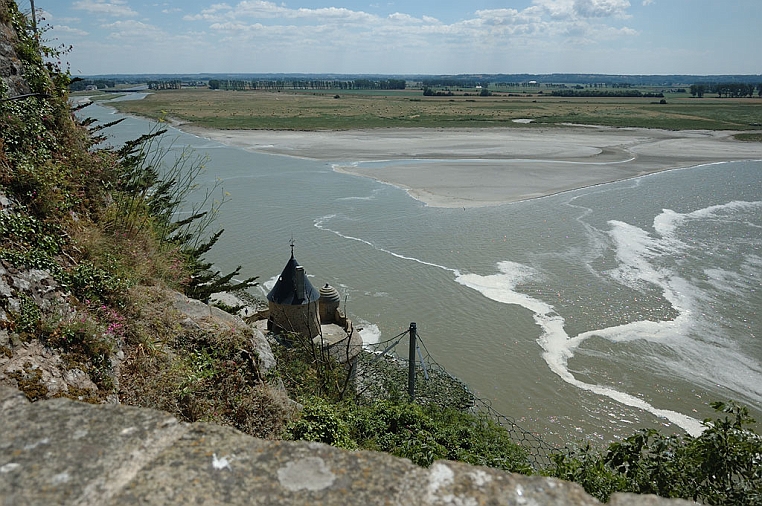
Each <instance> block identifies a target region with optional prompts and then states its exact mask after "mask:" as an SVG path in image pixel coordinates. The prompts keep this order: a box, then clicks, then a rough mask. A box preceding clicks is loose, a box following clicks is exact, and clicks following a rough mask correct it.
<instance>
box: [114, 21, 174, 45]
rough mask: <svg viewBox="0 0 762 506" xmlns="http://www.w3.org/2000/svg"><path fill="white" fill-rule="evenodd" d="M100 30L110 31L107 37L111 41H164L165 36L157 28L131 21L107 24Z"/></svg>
mask: <svg viewBox="0 0 762 506" xmlns="http://www.w3.org/2000/svg"><path fill="white" fill-rule="evenodd" d="M101 28H105V29H106V30H110V32H111V33H110V34H109V37H110V38H112V39H140V40H142V41H148V40H164V39H166V34H165V33H164V32H163V31H162V30H160V29H159V28H157V27H155V26H153V25H149V24H146V23H142V22H140V21H135V20H132V19H129V20H126V21H115V22H114V23H108V24H105V25H102V26H101Z"/></svg>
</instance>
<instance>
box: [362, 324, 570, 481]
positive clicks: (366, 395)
mask: <svg viewBox="0 0 762 506" xmlns="http://www.w3.org/2000/svg"><path fill="white" fill-rule="evenodd" d="M408 339H409V331H405V332H402V333H400V334H398V335H396V336H394V337H393V338H391V339H387V340H385V341H383V342H380V343H375V344H369V345H366V346H365V353H361V354H360V356H359V357H358V360H357V367H356V373H355V374H356V377H355V384H356V387H357V392H358V395H359V397H360V399H367V400H373V399H389V398H392V399H400V398H404V397H407V396H408V395H409V392H408V380H409V370H410V368H409V365H410V362H409V359H408V358H406V357H402V356H400V355H399V354H398V353H397V351H396V348H397V346H398V345H401V344H406V343H407V342H408ZM416 342H417V344H418V345H419V346H417V347H416V353H415V355H416V359H415V362H416V364H415V380H414V387H415V402H417V403H419V404H422V405H429V404H432V405H436V406H439V407H442V408H454V409H458V410H461V411H469V412H472V413H478V414H485V415H487V416H488V417H489V418H490V419H491V420H493V421H494V422H496V423H498V424H499V425H500V426H501V427H503V428H504V429H505V430H506V431H507V432H508V433H509V434H510V436H511V439H512V440H513V442H515V443H516V444H519V445H521V446H522V447H523V448H524V449H525V450H526V452H527V455H528V457H529V461H530V463H531V464H532V466H533V467H534V468H535V469H536V470H539V469H542V468H545V467H548V466H549V465H550V464H551V463H552V461H551V454H553V453H555V452H558V451H560V450H562V449H561V448H558V447H556V446H554V445H551V444H550V443H548V442H546V441H544V440H543V439H542V438H541V437H540V436H539V435H538V434H536V433H534V432H532V431H530V430H527V429H525V428H523V427H521V426H520V425H519V424H518V423H516V421H515V420H514V419H513V418H511V417H509V416H506V415H503V414H502V413H499V412H498V411H497V410H495V409H494V408H493V407H492V406H491V404H490V402H489V401H487V400H484V399H480V398H479V397H477V396H476V395H475V394H474V392H472V391H471V389H469V387H468V385H467V384H466V383H464V382H463V381H461V380H460V379H458V378H456V377H455V376H453V375H452V374H450V373H448V372H447V370H446V369H445V368H444V367H443V366H442V365H441V364H439V363H438V362H437V361H436V360H435V359H434V357H433V356H432V355H431V353H429V350H428V349H427V348H426V345H425V343H424V341H423V340H422V339H421V337H420V335H417V338H416Z"/></svg>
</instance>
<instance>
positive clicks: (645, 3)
mask: <svg viewBox="0 0 762 506" xmlns="http://www.w3.org/2000/svg"><path fill="white" fill-rule="evenodd" d="M654 3H656V2H655V1H654V0H643V7H647V6H649V5H652V4H654Z"/></svg>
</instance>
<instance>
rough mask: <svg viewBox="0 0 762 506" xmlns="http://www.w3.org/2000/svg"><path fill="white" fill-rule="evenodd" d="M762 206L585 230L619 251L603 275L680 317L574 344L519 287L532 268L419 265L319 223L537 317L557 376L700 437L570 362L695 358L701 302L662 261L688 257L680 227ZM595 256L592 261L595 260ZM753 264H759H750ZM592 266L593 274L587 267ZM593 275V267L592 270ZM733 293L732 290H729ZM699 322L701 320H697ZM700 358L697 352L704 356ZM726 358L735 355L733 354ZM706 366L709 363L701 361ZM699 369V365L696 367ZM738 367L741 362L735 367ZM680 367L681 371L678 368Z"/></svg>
mask: <svg viewBox="0 0 762 506" xmlns="http://www.w3.org/2000/svg"><path fill="white" fill-rule="evenodd" d="M760 206H762V202H741V201H734V202H730V203H728V204H724V205H717V206H710V207H707V208H704V209H699V210H696V211H693V212H691V213H685V214H680V213H677V212H675V211H672V210H669V209H664V210H663V211H662V213H660V214H659V215H658V216H656V217H655V218H654V220H653V228H654V230H655V232H656V233H655V234H654V235H651V234H649V233H648V232H647V231H646V230H643V229H641V228H639V227H636V226H633V225H630V224H627V223H624V222H621V221H610V222H609V223H608V225H609V227H610V229H609V231H608V232H603V233H602V232H601V231H599V230H596V229H594V228H592V227H590V226H589V225H587V224H584V223H583V225H585V227H584V228H585V229H586V230H587V233H588V234H593V235H594V236H595V237H593V238H594V239H595V240H594V241H592V242H593V243H594V244H596V245H598V247H599V248H600V247H603V246H602V244H603V243H602V241H601V240H600V239H601V236H602V235H603V236H606V235H608V237H609V239H611V244H613V247H614V248H615V253H616V260H617V267H616V268H615V269H612V270H609V271H606V272H604V273H595V274H596V275H600V274H604V275H606V276H608V277H609V279H612V280H614V281H616V282H618V283H620V284H622V285H625V286H627V287H629V288H632V289H634V290H636V291H640V290H651V289H652V288H653V287H657V288H659V289H660V290H661V295H662V297H663V298H664V300H666V301H667V302H668V303H669V304H670V306H671V308H672V309H673V310H674V311H675V312H676V314H677V316H676V317H675V318H674V319H672V320H669V321H650V320H641V321H633V322H629V323H625V324H622V325H617V326H612V327H608V328H603V329H595V330H590V331H587V332H583V333H580V334H578V335H576V336H574V337H572V336H569V335H568V334H567V332H566V329H565V320H564V318H563V317H562V316H561V315H559V314H558V313H557V312H556V310H555V308H554V306H553V305H551V304H548V303H547V302H544V301H542V300H539V299H536V298H534V297H532V296H531V295H527V294H524V293H521V292H520V289H519V288H518V287H519V286H520V285H522V284H523V283H525V282H527V281H529V280H532V281H536V280H537V279H538V277H539V276H540V275H541V273H540V272H538V271H537V270H535V269H534V268H532V267H530V266H527V265H523V264H520V263H516V262H510V261H504V262H499V263H498V264H497V270H498V272H497V273H495V274H489V275H479V274H473V273H461V272H460V271H459V270H457V269H452V268H448V267H445V266H442V265H438V264H435V263H431V262H427V261H424V260H421V259H418V258H414V257H410V256H406V255H402V254H399V253H395V252H393V251H390V250H388V249H384V248H381V247H379V246H377V245H375V244H373V243H372V242H370V241H367V240H365V239H361V238H358V237H352V236H348V235H345V234H342V233H340V232H338V231H336V230H331V229H330V228H328V227H326V226H325V224H326V222H328V221H329V220H331V219H333V218H335V215H329V216H325V217H323V218H320V219H318V220H316V221H315V227H317V228H318V229H320V230H325V231H328V232H331V233H333V234H336V235H338V236H339V237H342V238H344V239H349V240H352V241H358V242H361V243H363V244H366V245H368V246H370V247H372V248H374V249H375V250H377V251H381V252H384V253H387V254H389V255H391V256H393V257H395V258H399V259H402V260H408V261H412V262H417V263H419V264H421V265H426V266H430V267H435V268H438V269H443V270H445V271H448V272H451V273H453V275H454V276H455V281H456V282H457V283H459V284H461V285H463V286H466V287H468V288H471V289H473V290H476V291H478V292H479V293H481V294H482V295H484V296H485V297H487V298H489V299H491V300H494V301H496V302H500V303H502V304H511V305H517V306H520V307H523V308H525V309H527V310H529V311H531V312H532V314H533V317H534V320H535V322H536V324H537V325H538V327H539V328H540V329H541V335H540V337H539V338H538V340H537V342H538V344H539V345H540V346H541V347H542V349H543V353H542V356H543V359H544V360H545V362H546V363H547V365H548V367H549V368H550V370H551V371H553V372H554V373H555V374H557V375H558V376H559V377H560V378H562V379H563V380H564V381H565V382H567V383H569V384H570V385H573V386H575V387H577V388H580V389H582V390H586V391H589V392H592V393H594V394H596V395H601V396H605V397H608V398H610V399H612V400H614V401H617V402H620V403H622V404H624V405H627V406H631V407H634V408H637V409H642V410H644V411H647V412H649V413H652V414H653V415H655V416H657V417H662V418H665V419H667V420H669V421H670V422H672V423H674V424H676V425H677V426H679V427H681V428H682V429H683V430H685V431H686V432H688V433H689V434H692V435H698V434H700V433H701V431H702V430H703V426H702V425H701V423H700V422H699V421H698V420H696V419H695V418H692V417H690V416H687V415H684V414H682V413H678V412H676V411H672V410H667V409H661V408H658V407H655V406H653V405H651V404H650V403H648V402H647V401H645V400H644V399H641V398H639V397H637V396H635V395H631V394H628V393H626V392H621V391H619V390H617V389H615V388H613V387H611V386H607V385H599V384H590V383H586V382H584V381H580V380H579V379H577V378H576V377H575V376H574V374H572V372H571V371H570V370H569V368H568V361H569V359H571V358H572V357H573V356H574V353H575V350H576V349H577V348H578V347H579V346H580V345H581V344H582V343H583V342H584V341H585V340H587V339H589V338H590V337H592V336H598V337H601V338H604V339H606V340H608V341H610V342H613V343H623V342H628V341H635V340H643V339H645V340H648V341H651V342H660V343H662V344H669V345H672V346H674V348H675V349H676V350H678V352H680V353H682V352H688V354H691V353H696V350H695V349H693V348H686V347H685V346H691V344H690V343H687V344H686V343H684V342H683V341H685V336H686V335H687V334H688V333H689V331H690V330H691V329H692V328H694V326H695V325H696V321H695V320H696V318H694V313H695V311H696V310H695V306H696V305H697V304H698V303H699V301H700V297H701V295H700V294H699V293H698V292H699V290H698V289H697V288H696V287H694V286H693V285H692V284H691V283H690V282H689V281H688V280H686V279H683V278H681V277H680V276H679V274H678V273H677V272H676V271H675V270H674V269H673V268H671V267H666V266H664V265H665V264H666V265H670V262H664V261H660V260H662V259H667V260H673V259H675V258H679V257H680V256H681V255H685V254H686V252H687V251H688V250H689V249H690V246H689V245H688V244H686V243H684V242H682V241H681V240H680V239H679V238H678V237H677V233H678V231H679V230H680V228H681V227H683V226H684V225H685V224H687V223H688V222H690V221H693V220H706V219H712V220H714V219H725V218H726V217H727V215H726V213H732V212H733V211H736V210H749V209H752V210H753V209H755V208H759V207H760ZM594 256H595V255H594ZM747 261H749V262H751V263H753V262H754V259H751V258H749V259H747ZM588 267H590V266H589V265H588ZM591 269H592V268H591ZM712 273H713V274H714V276H710V279H712V280H713V281H715V283H716V284H720V281H722V280H723V278H724V279H728V276H729V275H724V274H723V275H720V273H719V272H714V271H711V272H710V274H712ZM726 290H729V288H726ZM699 316H700V315H699ZM699 351H700V350H699ZM724 353H726V354H727V353H730V354H732V353H733V352H732V350H727V351H726V352H724ZM704 362H705V361H704ZM699 363H702V362H701V361H699ZM736 363H737V364H738V361H736ZM675 366H676V367H677V368H679V367H680V364H675ZM754 366H755V364H748V367H747V368H746V370H747V371H749V372H750V373H751V374H752V375H754V374H756V372H755V367H754ZM694 377H695V379H696V381H697V382H707V381H711V380H712V378H713V377H715V376H712V373H707V374H705V375H703V376H702V375H696V376H694Z"/></svg>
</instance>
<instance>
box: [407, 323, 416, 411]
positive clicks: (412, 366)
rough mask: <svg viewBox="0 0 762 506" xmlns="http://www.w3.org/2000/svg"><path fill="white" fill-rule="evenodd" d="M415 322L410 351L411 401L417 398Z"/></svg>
mask: <svg viewBox="0 0 762 506" xmlns="http://www.w3.org/2000/svg"><path fill="white" fill-rule="evenodd" d="M415 330H416V325H415V323H411V324H410V349H409V353H408V357H407V358H408V371H407V393H408V394H409V395H410V402H413V401H414V400H415Z"/></svg>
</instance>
